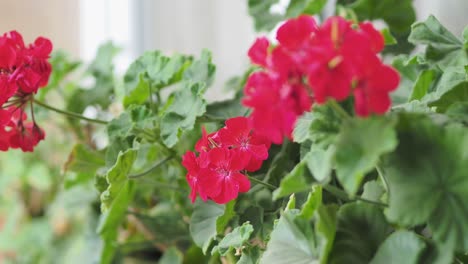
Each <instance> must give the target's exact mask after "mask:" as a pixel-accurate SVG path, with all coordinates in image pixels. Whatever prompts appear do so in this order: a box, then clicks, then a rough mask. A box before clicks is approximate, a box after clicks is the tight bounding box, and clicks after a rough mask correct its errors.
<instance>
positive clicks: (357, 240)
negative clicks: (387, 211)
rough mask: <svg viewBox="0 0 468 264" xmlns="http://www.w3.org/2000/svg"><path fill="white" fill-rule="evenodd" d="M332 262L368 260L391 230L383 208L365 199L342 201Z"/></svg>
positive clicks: (365, 261) (367, 261)
mask: <svg viewBox="0 0 468 264" xmlns="http://www.w3.org/2000/svg"><path fill="white" fill-rule="evenodd" d="M337 217H338V226H337V231H336V236H335V242H334V244H333V249H332V251H331V253H330V256H329V263H332V264H341V263H346V264H348V263H353V264H360V263H362V264H367V263H369V261H370V260H371V259H372V258H373V256H374V254H375V252H376V251H377V249H378V247H379V245H380V243H382V242H383V241H384V240H385V238H386V237H387V235H388V234H389V233H390V231H391V228H390V225H389V224H388V223H387V222H386V220H385V217H384V215H383V213H382V211H381V209H380V208H378V207H377V206H374V205H370V204H364V203H350V204H346V205H343V206H342V207H341V208H340V210H339V211H338V215H337Z"/></svg>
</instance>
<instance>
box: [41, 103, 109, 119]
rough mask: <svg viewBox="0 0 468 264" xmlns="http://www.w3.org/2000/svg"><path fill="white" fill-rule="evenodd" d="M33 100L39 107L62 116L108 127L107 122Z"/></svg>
mask: <svg viewBox="0 0 468 264" xmlns="http://www.w3.org/2000/svg"><path fill="white" fill-rule="evenodd" d="M33 100H34V103H35V104H37V105H39V106H41V107H44V108H46V109H49V110H52V111H54V112H57V113H59V114H62V115H66V116H69V117H73V118H78V119H81V120H85V121H88V122H92V123H96V124H101V125H107V123H108V122H107V121H104V120H99V119H93V118H88V117H85V116H82V115H80V114H77V113H73V112H69V111H65V110H61V109H58V108H55V107H53V106H50V105H48V104H46V103H43V102H41V101H38V100H35V99H33Z"/></svg>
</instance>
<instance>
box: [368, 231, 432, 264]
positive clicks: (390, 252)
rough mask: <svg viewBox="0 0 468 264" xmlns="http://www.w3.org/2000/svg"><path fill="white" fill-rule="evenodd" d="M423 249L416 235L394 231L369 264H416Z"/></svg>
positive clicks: (423, 246)
mask: <svg viewBox="0 0 468 264" xmlns="http://www.w3.org/2000/svg"><path fill="white" fill-rule="evenodd" d="M425 247H426V245H425V244H424V242H423V241H422V240H421V239H420V238H418V237H417V236H416V234H414V233H412V232H410V231H406V230H401V231H396V232H395V233H393V234H391V235H390V236H388V237H387V239H385V241H384V242H383V243H382V245H380V247H379V249H378V250H377V253H376V254H375V256H374V258H373V259H372V260H371V262H370V264H401V263H407V264H417V263H419V262H418V259H419V255H420V253H421V252H422V250H424V248H425Z"/></svg>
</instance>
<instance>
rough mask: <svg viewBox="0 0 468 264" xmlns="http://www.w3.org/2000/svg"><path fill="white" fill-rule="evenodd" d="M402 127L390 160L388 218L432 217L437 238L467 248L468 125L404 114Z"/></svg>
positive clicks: (407, 221) (411, 222)
mask: <svg viewBox="0 0 468 264" xmlns="http://www.w3.org/2000/svg"><path fill="white" fill-rule="evenodd" d="M397 130H398V137H399V141H400V144H399V145H398V148H397V149H396V151H395V152H394V153H392V154H391V155H389V157H388V159H387V160H386V162H385V166H384V175H385V178H386V179H387V182H388V187H389V193H390V195H389V208H388V211H386V215H387V217H388V219H389V220H390V221H392V222H396V223H398V224H400V225H403V226H416V225H420V224H424V223H428V225H429V228H430V229H431V231H432V233H433V238H434V239H435V240H436V242H437V243H440V244H442V245H445V244H452V245H456V247H457V249H458V250H460V251H467V250H468V225H467V224H466V223H467V222H468V210H467V209H466V206H465V205H466V204H468V166H467V165H466V164H467V162H468V152H467V149H468V129H467V128H466V127H463V126H459V125H448V126H446V127H439V126H437V125H435V124H434V123H433V122H432V121H431V120H430V119H429V118H427V117H424V116H421V115H414V114H413V115H410V114H406V115H403V114H402V115H400V117H399V124H398V126H397Z"/></svg>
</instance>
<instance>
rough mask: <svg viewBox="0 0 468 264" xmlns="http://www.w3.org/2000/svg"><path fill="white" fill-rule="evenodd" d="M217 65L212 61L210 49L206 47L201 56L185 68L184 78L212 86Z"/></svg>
mask: <svg viewBox="0 0 468 264" xmlns="http://www.w3.org/2000/svg"><path fill="white" fill-rule="evenodd" d="M215 72H216V66H215V65H214V64H213V63H212V62H211V53H210V51H208V50H206V49H204V50H203V51H202V54H201V57H200V59H198V60H195V61H194V62H193V63H192V64H191V65H190V66H189V67H188V68H187V70H185V72H184V75H183V79H184V80H186V81H190V82H192V83H203V84H205V86H206V87H210V85H211V84H212V83H213V80H214V75H215Z"/></svg>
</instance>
